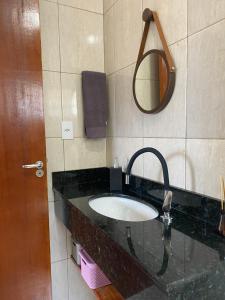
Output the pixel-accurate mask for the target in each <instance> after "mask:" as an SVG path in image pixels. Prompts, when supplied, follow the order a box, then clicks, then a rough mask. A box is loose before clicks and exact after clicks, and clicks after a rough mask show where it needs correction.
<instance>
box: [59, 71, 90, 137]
mask: <svg viewBox="0 0 225 300" xmlns="http://www.w3.org/2000/svg"><path fill="white" fill-rule="evenodd" d="M61 79H62V106H63V120H65V121H72V122H73V126H74V137H82V136H84V121H83V102H82V87H81V76H80V75H76V74H66V73H62V74H61Z"/></svg>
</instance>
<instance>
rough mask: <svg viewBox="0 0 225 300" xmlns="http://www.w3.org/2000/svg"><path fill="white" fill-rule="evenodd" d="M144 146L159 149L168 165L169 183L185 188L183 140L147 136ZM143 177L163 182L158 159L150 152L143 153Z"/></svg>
mask: <svg viewBox="0 0 225 300" xmlns="http://www.w3.org/2000/svg"><path fill="white" fill-rule="evenodd" d="M144 147H153V148H156V149H157V150H159V151H160V152H161V153H162V155H163V156H164V158H165V160H166V162H167V165H168V170H169V179H170V185H173V186H177V187H181V188H185V140H184V139H159V138H158V139H154V138H147V139H144ZM144 177H145V178H150V179H153V180H156V181H160V182H163V172H162V167H161V164H160V161H159V160H158V158H157V157H156V156H155V155H154V154H152V153H146V154H144Z"/></svg>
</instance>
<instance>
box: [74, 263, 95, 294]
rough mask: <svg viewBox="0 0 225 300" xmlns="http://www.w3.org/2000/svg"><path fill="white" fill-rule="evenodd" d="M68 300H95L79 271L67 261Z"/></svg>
mask: <svg viewBox="0 0 225 300" xmlns="http://www.w3.org/2000/svg"><path fill="white" fill-rule="evenodd" d="M68 274H69V300H96V296H95V295H94V292H93V291H92V290H91V289H90V288H89V287H88V285H87V284H86V282H85V281H84V280H83V278H82V277H81V274H80V269H79V268H78V267H77V266H76V265H75V264H74V263H73V262H72V260H71V259H70V260H68Z"/></svg>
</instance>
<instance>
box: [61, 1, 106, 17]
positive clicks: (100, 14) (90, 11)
mask: <svg viewBox="0 0 225 300" xmlns="http://www.w3.org/2000/svg"><path fill="white" fill-rule="evenodd" d="M58 6H59V7H60V6H62V7H69V8H72V9H76V10H80V11H85V12H88V13H92V14H96V15H98V16H103V13H100V12H96V11H92V10H88V9H84V8H80V7H75V6H71V5H67V4H62V3H58Z"/></svg>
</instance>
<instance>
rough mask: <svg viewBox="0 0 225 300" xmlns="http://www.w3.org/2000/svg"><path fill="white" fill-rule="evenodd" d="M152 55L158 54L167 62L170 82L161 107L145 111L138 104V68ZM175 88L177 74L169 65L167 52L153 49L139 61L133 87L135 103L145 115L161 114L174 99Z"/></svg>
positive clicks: (168, 81)
mask: <svg viewBox="0 0 225 300" xmlns="http://www.w3.org/2000/svg"><path fill="white" fill-rule="evenodd" d="M151 53H155V54H158V55H160V56H161V57H162V58H163V60H164V62H165V65H166V70H167V75H168V80H167V87H166V91H165V93H164V95H163V98H162V101H160V105H159V106H157V107H156V108H154V109H152V110H145V109H143V108H142V107H141V106H140V104H139V102H138V99H137V96H136V92H135V81H136V75H137V71H138V68H139V66H140V64H141V63H142V61H143V60H144V59H145V57H146V56H148V55H150V54H151ZM174 87H175V72H174V71H171V69H170V66H169V63H168V60H167V59H166V54H165V52H164V51H163V50H158V49H151V50H149V51H147V52H146V53H145V54H144V55H143V56H142V57H141V59H140V60H139V61H138V63H137V64H136V67H135V71H134V76H133V85H132V89H133V97H134V100H135V103H136V105H137V107H138V108H139V109H140V111H142V112H143V113H147V114H155V113H158V112H160V111H161V110H163V109H164V108H165V107H166V106H167V104H168V103H169V101H170V99H171V97H172V94H173V91H174Z"/></svg>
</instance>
